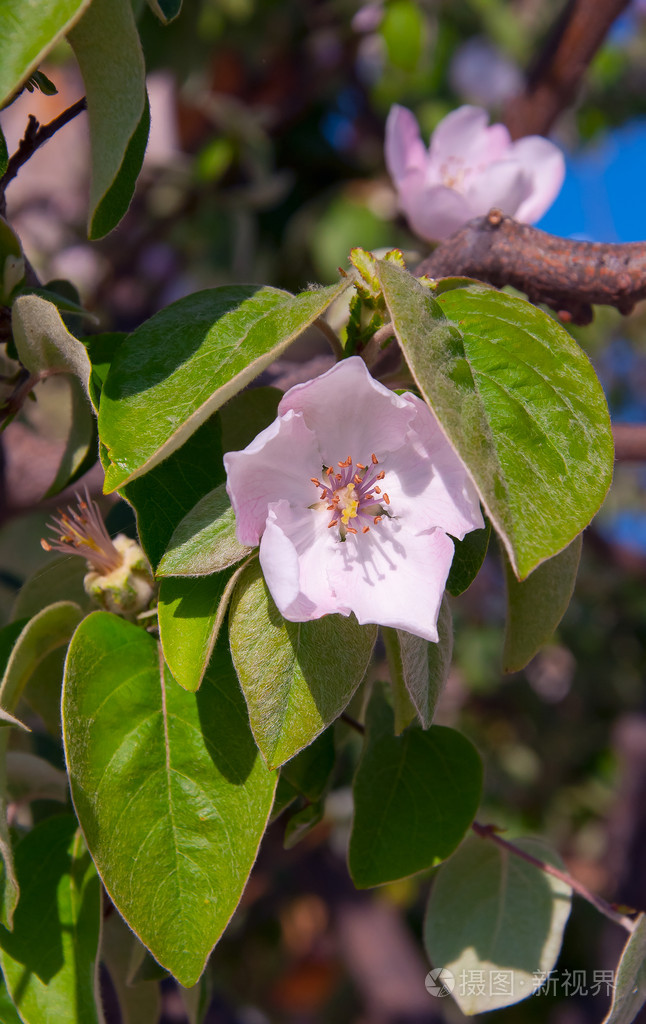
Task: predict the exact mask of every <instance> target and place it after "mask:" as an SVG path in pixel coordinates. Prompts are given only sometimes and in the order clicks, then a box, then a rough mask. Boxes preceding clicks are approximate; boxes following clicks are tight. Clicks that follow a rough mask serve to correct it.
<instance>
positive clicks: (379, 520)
mask: <svg viewBox="0 0 646 1024" xmlns="http://www.w3.org/2000/svg"><path fill="white" fill-rule="evenodd" d="M382 519H383V516H375V518H374V519H373V523H374V524H375V526H376V525H377V523H380V522H381V520H382Z"/></svg>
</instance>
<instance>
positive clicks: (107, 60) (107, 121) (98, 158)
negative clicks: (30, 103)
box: [68, 0, 150, 238]
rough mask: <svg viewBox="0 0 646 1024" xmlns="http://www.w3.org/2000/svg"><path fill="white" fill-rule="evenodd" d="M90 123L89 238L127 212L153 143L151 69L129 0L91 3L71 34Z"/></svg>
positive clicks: (94, 236)
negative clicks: (148, 147) (148, 85)
mask: <svg viewBox="0 0 646 1024" xmlns="http://www.w3.org/2000/svg"><path fill="white" fill-rule="evenodd" d="M68 38H69V42H70V43H71V45H72V49H73V50H74V53H75V54H76V59H77V60H78V62H79V66H80V69H81V74H82V76H83V82H84V85H85V92H86V96H87V108H88V118H89V122H90V152H91V166H92V174H91V184H90V217H89V223H88V234H89V237H90V238H101V237H102V236H103V235H105V234H107V233H108V231H111V230H112V228H113V227H115V225H116V224H118V222H119V221H120V220H121V218H122V217H123V215H124V213H125V212H126V210H127V209H128V206H129V204H130V200H131V198H132V193H133V190H134V187H135V182H136V180H137V175H138V174H139V171H140V169H141V164H142V161H143V157H144V152H145V149H146V142H147V140H148V129H149V125H150V116H149V110H148V100H147V97H146V69H145V66H144V58H143V53H142V50H141V43H140V42H139V33H138V32H137V26H136V24H135V19H134V15H133V12H132V5H131V3H130V0H92V4H91V5H90V7H89V8H88V10H87V11H86V12H85V13H84V15H83V17H82V18H81V19H80V21H79V22H78V23H77V24H76V25H75V26H74V28H73V29H72V31H71V32H70V33H69V37H68Z"/></svg>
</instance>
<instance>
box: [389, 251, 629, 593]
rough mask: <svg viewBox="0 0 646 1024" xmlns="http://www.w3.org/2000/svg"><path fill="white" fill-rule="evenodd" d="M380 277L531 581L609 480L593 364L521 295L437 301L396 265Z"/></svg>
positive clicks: (476, 294) (442, 417)
mask: <svg viewBox="0 0 646 1024" xmlns="http://www.w3.org/2000/svg"><path fill="white" fill-rule="evenodd" d="M379 273H380V277H381V281H382V285H383V288H384V295H385V297H386V302H387V304H388V308H389V311H390V315H391V319H392V321H393V323H394V326H395V330H396V333H397V337H398V339H399V341H400V344H401V346H402V348H403V350H404V354H405V356H406V359H407V361H408V364H409V366H410V368H411V371H412V373H413V376H414V378H415V381H416V382H417V385H418V387H419V388H420V391H421V392H422V394H423V396H424V397H425V398H426V400H427V401H428V403H429V405H430V406H431V408H432V409H433V410H434V412H435V413H436V415H437V417H438V419H439V421H440V423H441V425H442V429H443V430H444V432H445V433H446V435H447V437H448V438H449V440H450V442H451V444H452V445H453V447H454V448H455V450H456V452H457V453H458V455H459V456H460V457H461V459H462V460H463V461H464V463H465V465H466V466H467V469H468V470H469V472H470V474H471V476H472V477H473V480H474V482H475V484H476V487H477V488H478V491H479V493H480V497H481V499H482V502H483V504H484V506H485V508H486V510H487V514H488V516H489V518H490V519H491V522H492V524H493V526H494V527H495V529H496V531H497V532H498V534H499V535H500V537H501V538H502V541H503V543H504V545H505V548H506V550H507V553H508V555H509V559H510V561H511V563H512V566H513V569H514V572H515V573H516V575H517V577H518V578H519V579H524V577H526V576H528V575H529V573H530V572H532V570H533V569H535V568H536V566H537V565H540V563H541V562H543V561H545V559H547V558H551V557H552V556H553V555H555V554H557V553H558V552H559V551H561V550H562V549H563V548H565V547H566V546H567V545H568V544H569V543H570V542H571V541H572V540H573V539H574V538H575V537H576V536H577V535H578V534H579V533H580V532H581V531H582V529H583V528H584V527H585V526H587V524H588V523H589V522H590V520H591V519H592V517H593V516H594V514H595V513H596V511H597V510H598V508H599V506H600V505H601V502H602V501H603V498H604V496H605V494H606V491H607V490H608V487H609V485H610V480H611V477H612V468H613V444H612V432H611V429H610V418H609V416H608V407H607V404H606V400H605V397H604V394H603V391H602V388H601V385H600V384H599V381H598V380H597V377H596V375H595V373H594V370H593V369H592V367H591V365H590V362H589V360H588V358H587V356H586V355H585V354H584V353H583V351H582V350H581V349H580V348H579V346H578V345H577V344H576V343H575V342H574V341H573V339H572V338H571V337H570V335H569V334H568V333H567V331H566V330H565V329H564V328H563V327H562V326H561V325H560V324H559V323H557V322H556V321H555V320H553V319H552V318H551V317H549V316H547V314H546V313H543V312H542V311H541V310H540V309H538V308H537V307H536V306H533V305H531V303H529V302H526V301H524V300H523V299H519V298H516V297H514V296H511V295H507V294H505V293H503V292H497V291H495V290H494V289H491V288H487V287H485V286H484V285H473V286H471V287H469V288H455V289H453V290H451V291H446V292H444V293H443V294H441V295H440V296H439V297H438V298H437V299H435V298H433V295H432V294H431V293H430V291H429V289H428V288H425V287H424V286H423V285H422V284H420V283H419V282H418V281H415V279H414V278H413V277H411V275H410V274H408V273H407V272H406V271H404V270H402V269H401V268H399V267H397V266H394V265H393V264H388V263H385V262H380V264H379Z"/></svg>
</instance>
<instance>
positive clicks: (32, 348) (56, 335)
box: [11, 295, 92, 393]
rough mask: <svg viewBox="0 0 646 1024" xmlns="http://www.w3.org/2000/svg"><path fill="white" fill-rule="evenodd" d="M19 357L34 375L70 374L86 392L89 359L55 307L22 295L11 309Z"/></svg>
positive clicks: (38, 298) (35, 297)
mask: <svg viewBox="0 0 646 1024" xmlns="http://www.w3.org/2000/svg"><path fill="white" fill-rule="evenodd" d="M11 327H12V331H13V337H14V341H15V343H16V349H17V351H18V358H19V359H20V362H21V363H22V364H23V366H24V367H25V368H26V369H27V370H29V372H30V373H31V374H33V375H34V376H38V375H39V374H41V373H48V372H55V373H72V374H74V375H75V376H76V377H78V379H79V380H80V382H81V384H82V385H83V388H84V390H85V391H86V393H87V391H88V385H89V380H90V370H91V369H92V367H91V365H90V360H89V359H88V355H87V352H86V350H85V346H84V345H83V344H82V343H81V342H80V341H78V340H77V338H75V337H74V335H73V334H70V332H69V331H68V329H67V327H66V326H65V324H64V323H63V321H62V320H61V315H60V313H59V312H58V310H57V308H56V306H55V305H54V304H53V303H52V302H48V301H47V299H41V298H40V296H38V295H21V296H19V297H18V298H17V299H16V301H15V302H14V304H13V307H12V310H11Z"/></svg>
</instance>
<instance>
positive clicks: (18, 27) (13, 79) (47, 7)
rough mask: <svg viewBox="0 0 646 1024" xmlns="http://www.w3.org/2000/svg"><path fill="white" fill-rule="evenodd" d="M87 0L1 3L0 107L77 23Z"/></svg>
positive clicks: (12, 1) (8, 1)
mask: <svg viewBox="0 0 646 1024" xmlns="http://www.w3.org/2000/svg"><path fill="white" fill-rule="evenodd" d="M89 4H90V0H38V3H25V0H2V4H0V39H1V40H2V60H0V106H2V105H3V104H4V103H5V102H6V100H7V99H9V97H10V96H11V95H12V94H13V93H14V92H15V91H16V89H17V88H18V86H19V85H21V83H22V82H23V81H24V80H25V78H27V76H28V75H29V74H30V72H32V71H33V70H34V68H37V67H38V65H39V64H40V62H41V60H42V59H43V57H44V56H45V55H46V54H47V53H49V51H50V50H51V49H52V47H53V46H55V45H56V43H57V42H58V40H59V39H60V38H61V37H62V36H64V35H65V33H66V32H67V31H68V30H69V28H70V27H71V26H72V25H73V24H74V22H76V21H78V19H79V18H80V16H81V14H82V13H83V11H84V10H85V8H86V7H88V6H89Z"/></svg>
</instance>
